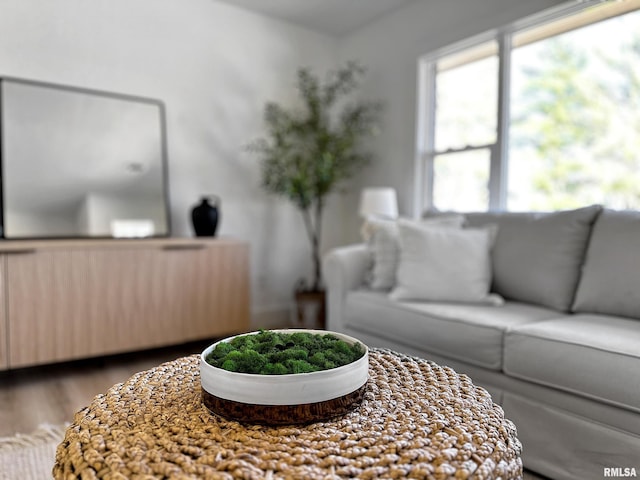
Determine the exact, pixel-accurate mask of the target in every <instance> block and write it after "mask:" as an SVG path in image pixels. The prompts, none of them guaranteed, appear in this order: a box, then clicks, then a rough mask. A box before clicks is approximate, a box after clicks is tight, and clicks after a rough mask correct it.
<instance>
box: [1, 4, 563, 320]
mask: <svg viewBox="0 0 640 480" xmlns="http://www.w3.org/2000/svg"><path fill="white" fill-rule="evenodd" d="M301 1H303V0H301ZM558 3H561V1H560V0H424V1H423V0H419V1H417V2H415V3H413V4H410V5H408V6H407V7H405V8H403V9H401V10H399V11H397V12H396V13H395V14H392V15H390V16H387V17H383V18H382V19H380V20H379V21H377V22H375V23H373V24H371V25H369V26H367V27H365V28H363V29H361V30H360V31H358V32H356V33H354V34H353V35H351V36H348V37H346V38H342V39H340V40H337V39H333V38H331V37H328V36H324V35H321V34H318V33H314V32H311V31H309V30H305V29H302V28H298V27H295V26H292V25H289V24H286V23H284V22H280V21H276V20H272V19H269V18H267V17H264V16H261V15H258V14H253V13H250V12H248V11H245V10H242V9H240V8H234V7H232V6H229V5H226V4H221V3H218V2H217V1H215V0H135V1H132V0H91V1H86V0H56V1H50V0H2V1H1V2H0V75H8V76H14V77H22V78H28V79H34V80H41V81H49V82H54V83H61V84H68V85H75V86H80V87H87V88H93V89H101V90H108V91H114V92H120V93H125V94H132V95H141V96H146V97H152V98H157V99H160V100H162V101H164V102H165V104H166V107H167V124H168V125H167V126H168V149H169V186H170V198H171V219H172V233H173V235H175V236H191V235H193V233H192V230H191V225H190V221H189V211H190V208H191V207H192V206H193V205H195V204H196V203H197V202H198V199H199V197H200V195H202V194H216V195H218V196H220V197H221V199H222V205H221V222H220V227H219V234H220V235H231V236H234V237H237V238H241V239H244V240H247V241H248V242H250V243H251V252H252V258H251V273H252V287H253V289H252V303H253V311H254V317H255V318H258V319H260V318H262V319H268V318H275V319H276V320H277V319H280V318H282V314H283V313H285V312H286V309H287V308H288V303H289V302H290V301H291V294H292V289H293V286H294V284H295V282H296V280H297V279H298V278H299V277H300V276H303V275H305V274H307V272H309V271H310V264H309V260H308V257H309V249H308V245H307V240H306V237H305V236H304V231H303V229H302V223H301V220H300V218H299V213H298V212H297V211H296V210H295V209H293V208H292V207H291V206H290V205H289V204H288V203H287V202H286V201H284V200H281V199H277V198H273V197H269V196H267V195H266V194H265V193H264V192H263V191H262V189H261V188H260V186H259V178H260V175H259V169H258V164H257V161H256V159H255V158H253V157H252V156H251V155H249V154H248V153H247V152H246V150H244V146H245V145H246V144H247V143H248V142H249V141H251V140H253V139H254V138H256V137H257V136H259V135H260V133H261V131H262V118H261V115H262V108H263V105H264V103H265V102H266V101H268V100H276V101H281V102H288V101H290V100H291V101H292V99H291V95H292V94H293V92H292V89H291V87H292V86H293V79H294V74H295V70H296V68H297V67H298V66H300V65H309V66H311V67H314V68H317V69H318V70H319V71H323V70H326V69H327V68H330V67H334V66H335V65H336V64H337V61H338V60H347V59H352V58H353V59H359V60H360V61H362V62H363V63H364V64H365V65H367V66H368V67H369V74H368V76H367V80H366V84H365V91H364V94H365V96H367V97H371V98H380V99H383V100H384V101H385V102H386V105H387V110H386V114H385V124H384V128H383V130H382V134H381V135H380V136H379V137H378V138H377V139H376V140H374V141H373V142H372V147H373V148H374V150H375V152H376V154H377V157H378V160H377V162H376V163H374V164H373V165H371V166H370V167H368V168H367V170H366V171H365V172H364V173H363V174H362V175H360V176H359V178H357V179H356V180H355V182H354V186H353V187H354V188H351V189H350V191H351V193H350V194H347V195H346V196H342V195H336V196H334V197H333V198H331V199H330V201H329V204H328V209H327V216H326V222H325V223H326V229H325V234H324V242H323V247H324V250H327V249H329V248H331V247H332V246H335V245H340V244H344V243H347V242H351V241H357V240H358V228H359V223H360V219H358V218H357V214H356V209H357V194H358V191H359V189H360V187H362V186H366V185H391V186H394V187H396V188H397V189H398V193H399V201H400V209H401V212H402V213H403V214H405V215H406V214H411V213H412V208H413V204H412V200H413V172H414V143H415V142H414V134H415V116H416V109H415V103H416V67H417V61H418V58H419V57H420V56H421V55H423V54H425V53H428V52H430V51H432V50H435V49H437V48H440V47H442V46H445V45H448V44H450V43H452V42H455V41H458V40H461V39H464V38H467V37H469V36H472V35H475V34H478V33H481V32H484V31H486V30H488V29H490V28H494V27H498V26H500V25H503V24H506V23H509V22H511V21H513V20H515V19H518V18H521V17H524V16H526V15H529V14H531V13H534V12H536V11H539V10H542V9H544V8H546V7H549V6H552V5H554V4H558Z"/></svg>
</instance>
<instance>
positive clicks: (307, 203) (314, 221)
mask: <svg viewBox="0 0 640 480" xmlns="http://www.w3.org/2000/svg"><path fill="white" fill-rule="evenodd" d="M364 74H365V69H364V68H363V67H362V66H361V65H359V64H358V63H357V62H354V61H350V62H347V63H346V65H344V66H342V67H340V68H338V69H337V70H335V71H331V72H329V74H328V75H327V76H326V78H325V79H324V80H321V79H320V78H319V77H318V76H317V75H316V74H314V73H313V72H312V71H311V70H310V69H309V68H300V69H298V72H297V81H296V86H297V91H298V94H299V97H300V100H301V102H300V103H301V105H300V107H299V108H298V109H286V108H284V107H282V106H280V105H278V104H276V103H273V102H269V103H267V104H266V107H265V110H264V121H265V125H266V133H265V136H264V137H263V138H260V139H258V140H256V141H255V142H254V143H252V144H251V149H252V150H253V151H254V152H256V153H257V154H258V155H259V156H260V159H261V167H262V185H263V187H264V188H265V189H266V190H267V191H268V192H271V193H274V194H277V195H281V196H284V197H286V198H288V199H289V200H290V201H292V202H293V203H294V204H295V206H296V207H297V208H298V209H299V210H300V212H301V213H302V218H303V220H304V227H305V230H306V234H307V236H308V238H309V242H310V244H311V261H312V266H313V267H312V268H313V276H312V280H311V282H310V283H307V282H306V281H304V280H301V281H300V282H299V283H298V285H297V286H296V292H295V294H296V300H297V301H298V316H299V320H300V315H301V313H300V312H301V311H302V309H303V307H302V305H301V304H308V303H310V302H312V303H316V304H317V305H318V306H319V308H318V310H319V311H320V314H319V316H320V319H319V323H320V324H321V325H323V324H324V287H323V283H322V269H321V262H320V239H321V235H322V214H323V210H324V207H325V203H326V200H327V196H328V195H329V194H331V193H333V192H334V191H336V189H337V188H338V187H339V186H341V184H343V183H344V181H345V180H347V179H349V178H350V177H351V176H352V175H353V174H354V172H356V171H357V170H358V169H359V168H361V167H363V166H364V165H365V164H366V163H368V162H369V160H370V157H371V156H370V154H369V153H367V152H365V151H363V150H362V140H363V139H364V138H365V137H366V136H368V135H370V134H372V133H373V132H374V129H375V127H376V126H377V124H378V120H379V117H380V113H381V108H382V106H381V103H380V102H377V101H363V100H360V99H355V98H353V94H354V93H355V91H356V90H357V89H358V88H359V87H360V85H361V81H362V78H363V76H364Z"/></svg>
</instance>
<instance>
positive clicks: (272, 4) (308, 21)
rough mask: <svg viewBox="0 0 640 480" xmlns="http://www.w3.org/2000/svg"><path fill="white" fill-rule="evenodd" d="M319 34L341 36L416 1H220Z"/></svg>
mask: <svg viewBox="0 0 640 480" xmlns="http://www.w3.org/2000/svg"><path fill="white" fill-rule="evenodd" d="M220 1H222V2H224V3H228V4H230V5H236V6H238V7H242V8H246V9H249V10H253V11H255V12H259V13H262V14H265V15H269V16H271V17H275V18H279V19H281V20H285V21H287V22H291V23H294V24H297V25H300V26H302V27H306V28H309V29H311V30H315V31H318V32H321V33H325V34H329V35H334V36H341V35H345V34H347V33H349V32H352V31H354V30H356V29H358V28H360V27H363V26H365V25H366V24H368V23H371V22H372V21H374V20H376V19H377V18H379V17H381V16H383V15H386V14H389V13H391V12H392V11H394V10H397V9H398V8H400V7H402V6H404V5H406V4H408V3H411V2H414V1H416V0H220Z"/></svg>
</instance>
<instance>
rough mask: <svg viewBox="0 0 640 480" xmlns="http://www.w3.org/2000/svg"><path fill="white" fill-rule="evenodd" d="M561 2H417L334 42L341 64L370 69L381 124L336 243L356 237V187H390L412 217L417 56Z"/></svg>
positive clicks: (370, 85)
mask: <svg viewBox="0 0 640 480" xmlns="http://www.w3.org/2000/svg"><path fill="white" fill-rule="evenodd" d="M563 2H564V0H424V1H421V0H420V1H417V2H415V3H411V4H409V5H408V6H406V7H404V8H403V9H401V10H398V11H396V12H395V13H393V14H391V15H388V16H386V17H383V18H382V19H380V20H379V21H377V22H375V23H373V24H370V25H368V26H366V27H365V28H363V29H361V30H359V31H357V32H355V33H354V34H352V35H351V36H349V37H347V38H345V39H343V40H342V41H341V43H340V45H339V56H340V59H341V60H346V59H352V58H354V59H359V60H360V61H362V63H364V64H365V65H366V66H367V67H368V69H369V73H368V77H367V78H368V81H367V84H366V85H365V88H364V93H365V94H366V95H367V96H370V97H378V98H381V99H383V100H384V101H385V102H386V114H385V124H384V127H383V128H382V132H381V135H379V136H378V137H377V138H376V139H375V142H374V149H375V152H376V154H377V157H378V158H377V162H376V163H374V164H372V165H371V166H370V167H369V168H368V169H367V170H366V171H365V172H364V173H363V174H362V175H360V176H359V178H358V179H357V181H356V182H354V188H352V192H353V193H352V194H351V195H350V196H348V197H346V198H345V199H344V200H343V208H342V211H343V212H345V213H344V214H343V216H342V218H341V221H342V222H343V232H344V237H343V239H342V240H343V243H347V242H350V241H355V240H357V239H358V228H359V219H358V218H357V217H356V209H357V192H358V191H359V189H360V188H361V187H363V186H369V185H371V186H392V187H395V188H396V189H397V190H398V202H399V207H400V211H401V215H409V216H410V215H413V214H414V202H413V195H414V163H415V131H416V113H417V111H416V92H417V82H416V79H417V65H418V59H419V58H420V57H421V56H423V55H425V54H428V53H430V52H433V51H435V50H437V49H439V48H442V47H445V46H447V45H450V44H452V43H455V42H458V41H460V40H464V39H466V38H469V37H472V36H474V35H478V34H480V33H484V32H486V31H488V30H491V29H493V28H498V27H501V26H504V25H507V24H509V23H511V22H514V21H515V20H518V19H521V18H524V17H526V16H528V15H531V14H533V13H536V12H539V11H541V10H544V9H546V8H549V7H552V6H554V5H558V4H561V3H563ZM470 81H472V79H470Z"/></svg>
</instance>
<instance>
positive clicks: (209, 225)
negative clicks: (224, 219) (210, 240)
mask: <svg viewBox="0 0 640 480" xmlns="http://www.w3.org/2000/svg"><path fill="white" fill-rule="evenodd" d="M210 200H211V201H212V202H213V205H211V204H210V203H209V201H210ZM219 203H220V199H219V198H218V197H216V196H215V195H211V196H208V197H202V199H201V200H200V203H199V204H198V205H196V206H195V207H193V208H192V209H191V222H192V223H193V230H194V231H195V232H196V236H197V237H214V236H215V235H216V229H217V228H218V220H219V218H220V212H219V211H218V205H219Z"/></svg>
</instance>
